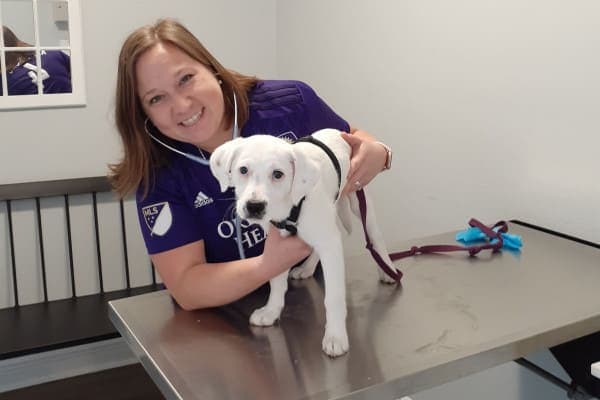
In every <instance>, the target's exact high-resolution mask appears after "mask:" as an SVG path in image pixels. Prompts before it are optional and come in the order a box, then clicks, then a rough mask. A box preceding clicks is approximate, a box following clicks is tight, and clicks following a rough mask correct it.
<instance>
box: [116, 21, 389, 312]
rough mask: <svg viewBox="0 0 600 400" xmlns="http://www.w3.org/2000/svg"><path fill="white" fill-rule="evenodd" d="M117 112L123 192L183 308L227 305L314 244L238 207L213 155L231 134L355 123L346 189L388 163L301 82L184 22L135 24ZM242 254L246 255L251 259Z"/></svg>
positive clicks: (384, 152)
mask: <svg viewBox="0 0 600 400" xmlns="http://www.w3.org/2000/svg"><path fill="white" fill-rule="evenodd" d="M116 122H117V127H118V130H119V133H120V136H121V139H122V142H123V146H124V157H123V159H122V161H121V162H119V163H117V164H115V165H112V166H111V171H112V173H111V180H112V184H113V187H114V188H115V190H116V192H117V193H118V194H119V195H120V196H124V195H126V194H127V193H129V192H131V191H133V190H137V207H138V213H139V219H140V224H141V229H142V233H143V236H144V239H145V241H146V246H147V248H148V252H149V253H150V255H151V259H152V262H153V263H154V265H155V267H156V269H157V270H158V273H159V274H160V276H161V277H162V279H163V282H164V283H165V285H166V287H167V288H168V290H169V291H170V293H171V295H172V296H173V297H174V298H175V300H176V301H177V302H178V303H179V305H180V306H181V307H182V308H184V309H188V310H190V309H196V308H203V307H212V306H218V305H223V304H227V303H229V302H231V301H234V300H236V299H238V298H240V297H242V296H244V295H246V294H248V293H249V292H251V291H253V290H254V289H256V288H258V287H259V286H261V285H262V284H264V283H265V282H267V281H268V280H269V279H271V278H273V277H275V276H277V275H279V274H280V273H281V272H283V271H285V270H287V269H289V268H290V267H292V266H294V265H295V264H297V263H298V262H299V261H301V260H302V259H304V258H305V257H307V256H308V255H309V254H310V251H311V249H310V248H309V247H308V246H307V245H306V244H305V243H304V242H302V240H300V239H299V238H297V237H286V238H283V237H281V236H280V235H279V232H278V230H277V229H275V228H271V230H270V231H269V232H268V234H265V232H263V231H262V230H261V229H260V228H259V227H258V226H256V225H248V224H247V223H246V222H245V221H239V220H238V219H237V217H236V216H235V215H234V212H233V210H234V200H235V195H234V193H233V192H232V190H229V191H227V192H225V193H221V192H220V190H219V184H218V182H217V180H216V179H215V178H214V177H213V176H212V175H211V173H210V169H209V167H208V165H207V164H208V161H207V160H208V158H209V157H210V154H211V153H212V152H213V151H214V150H215V148H217V147H218V146H219V145H221V144H223V143H225V142H226V141H228V140H230V139H231V138H232V137H235V136H236V135H238V132H239V134H241V136H250V135H254V134H258V133H265V134H270V135H273V136H281V137H286V138H289V139H295V138H299V137H301V136H306V135H309V134H310V133H312V132H314V131H316V130H318V129H322V128H336V129H339V130H342V131H345V132H348V131H352V133H353V134H352V135H344V136H347V137H346V140H347V141H348V143H350V145H351V146H352V149H353V156H352V167H351V171H350V174H349V177H348V178H349V182H353V185H350V186H348V187H346V188H345V189H344V192H345V193H347V192H349V191H351V190H356V189H357V188H359V187H360V186H361V185H366V184H367V183H369V181H370V180H371V179H372V178H373V177H374V176H375V175H376V174H377V173H379V172H380V171H382V170H383V169H385V167H386V166H388V167H389V161H390V160H391V154H390V153H389V149H388V148H387V146H385V145H382V144H380V143H378V142H375V140H374V139H373V138H372V137H371V136H370V135H368V134H367V133H366V132H363V131H360V130H356V129H351V128H350V126H349V125H348V123H347V122H346V121H344V120H343V119H342V118H340V117H339V116H338V115H337V114H335V113H334V112H333V111H332V110H331V109H330V108H329V107H328V106H327V105H326V104H325V103H324V102H323V101H322V100H321V99H320V98H319V97H318V96H317V95H316V94H315V92H314V91H313V90H312V89H311V88H310V87H308V86H307V85H306V84H304V83H301V82H296V81H267V80H264V81H263V80H259V79H257V78H255V77H251V76H245V75H242V74H239V73H237V72H234V71H231V70H228V69H226V68H224V67H223V66H222V65H221V64H220V63H219V62H218V61H217V60H216V59H215V58H214V57H213V56H212V55H211V54H210V53H209V52H208V51H207V50H206V49H205V48H204V47H203V46H202V44H201V43H200V42H199V41H198V40H197V39H196V38H195V37H194V35H193V34H191V33H190V32H189V31H188V30H187V29H186V28H185V27H183V26H182V25H181V24H179V23H178V22H176V21H174V20H170V19H165V20H159V21H158V22H157V23H155V24H154V25H150V26H144V27H141V28H139V29H138V30H136V31H134V32H133V33H132V34H131V35H130V36H129V37H128V38H127V39H126V40H125V42H124V44H123V47H122V49H121V53H120V56H119V68H118V81H117V93H116ZM244 257H245V258H244Z"/></svg>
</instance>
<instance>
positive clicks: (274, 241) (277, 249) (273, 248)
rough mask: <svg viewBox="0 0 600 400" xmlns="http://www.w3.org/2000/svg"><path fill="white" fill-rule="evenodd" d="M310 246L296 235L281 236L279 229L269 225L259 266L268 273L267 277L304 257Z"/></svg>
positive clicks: (307, 254)
mask: <svg viewBox="0 0 600 400" xmlns="http://www.w3.org/2000/svg"><path fill="white" fill-rule="evenodd" d="M311 252H312V248H311V247H310V246H309V245H307V244H306V243H305V242H304V241H303V240H302V239H300V238H299V237H298V236H287V237H283V236H281V233H280V232H279V229H278V228H276V227H275V226H273V225H271V226H270V228H269V232H268V234H267V239H266V240H265V247H264V250H263V253H262V255H261V256H260V257H262V260H261V267H262V268H264V270H265V273H267V274H268V275H269V279H271V278H273V277H275V276H277V275H279V274H280V273H282V272H283V271H285V270H287V269H290V268H292V267H293V266H294V265H296V264H297V263H299V262H300V261H302V260H303V259H305V258H306V257H308V256H309V255H310V253H311Z"/></svg>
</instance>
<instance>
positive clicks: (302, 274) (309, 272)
mask: <svg viewBox="0 0 600 400" xmlns="http://www.w3.org/2000/svg"><path fill="white" fill-rule="evenodd" d="M314 273H315V269H314V268H309V267H307V266H305V265H301V266H299V267H296V268H294V269H293V270H291V271H290V277H291V278H292V279H306V278H310V277H311V276H313V274H314Z"/></svg>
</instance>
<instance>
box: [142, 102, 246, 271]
mask: <svg viewBox="0 0 600 400" xmlns="http://www.w3.org/2000/svg"><path fill="white" fill-rule="evenodd" d="M148 121H149V118H146V120H145V121H144V130H145V131H146V133H147V134H148V135H150V137H151V138H152V139H153V140H154V141H155V142H157V143H159V144H160V145H161V146H163V147H166V148H167V149H169V150H171V151H173V152H175V153H177V154H179V155H182V156H184V157H185V158H187V159H190V160H192V161H194V162H197V163H198V164H201V165H204V166H205V167H208V166H210V161H209V160H207V159H206V157H205V156H204V152H203V151H202V150H200V149H199V150H200V155H201V156H202V157H198V156H195V155H193V154H189V153H186V152H185V151H181V150H179V149H176V148H175V147H173V146H170V145H168V144H166V143H165V142H163V141H162V140H160V139H159V138H157V137H156V136H154V135H153V134H152V133H151V132H150V129H148ZM239 136H240V131H239V127H238V107H237V98H236V97H235V92H233V128H232V130H231V139H232V140H233V139H235V138H237V137H239ZM234 222H235V235H236V238H237V247H238V253H239V255H240V258H242V259H244V258H246V253H245V252H244V246H243V245H242V223H241V221H240V217H239V215H237V213H236V216H235V221H234Z"/></svg>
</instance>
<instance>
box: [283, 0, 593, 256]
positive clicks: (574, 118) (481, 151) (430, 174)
mask: <svg viewBox="0 0 600 400" xmlns="http://www.w3.org/2000/svg"><path fill="white" fill-rule="evenodd" d="M598 20H600V3H598V2H597V1H595V0H581V1H574V2H564V1H559V0H529V1H522V0H506V1H501V2H500V1H490V0H459V1H452V2H448V1H444V0H403V1H391V0H389V1H386V0H373V1H369V2H365V1H356V0H329V1H325V2H322V1H318V0H307V1H291V0H287V1H286V0H283V1H279V2H278V3H277V24H278V31H277V34H278V36H277V44H278V47H277V51H278V53H277V54H278V58H277V60H278V72H279V75H280V76H282V77H293V78H297V79H303V80H306V81H308V82H309V83H311V84H312V85H313V86H314V87H315V88H316V89H317V91H318V92H319V93H320V94H321V96H322V97H323V98H325V99H326V100H327V101H328V102H329V103H330V104H331V105H332V106H333V107H334V108H335V109H336V110H337V111H338V112H339V113H340V114H341V115H342V116H344V117H345V118H346V119H348V120H349V121H350V122H351V123H352V124H354V125H356V126H358V127H361V128H364V129H366V130H368V131H370V132H371V133H372V134H374V135H375V136H377V137H378V138H380V139H381V140H382V141H385V142H386V143H389V144H390V145H391V146H392V147H393V148H394V150H395V160H394V169H393V171H391V172H388V173H385V174H382V175H380V177H379V178H378V179H377V180H376V181H375V182H374V183H373V185H372V189H373V191H372V193H374V197H375V198H376V201H377V203H378V204H377V206H378V209H379V210H380V212H379V214H385V215H386V218H385V219H383V218H380V219H382V221H380V224H381V225H383V229H384V233H385V236H386V237H394V238H405V239H408V238H414V237H418V236H421V235H425V234H433V233H437V232H442V231H447V230H454V229H458V228H460V227H462V226H465V225H466V223H467V221H468V219H469V218H470V217H477V218H480V219H482V220H483V221H485V222H490V223H492V222H495V221H496V220H498V219H503V218H507V219H511V218H518V219H522V220H525V221H529V222H531V223H535V224H538V225H542V226H545V227H549V228H551V229H555V230H559V231H563V232H565V233H569V234H572V235H576V236H580V237H583V238H585V239H587V240H591V241H595V242H600V179H598V173H599V171H600V161H599V158H598V156H597V152H598V149H599V148H600V134H599V132H600V118H599V117H598V116H599V115H600V113H599V112H598V110H600V95H599V93H600V74H599V73H598V71H599V70H600V51H598V43H599V42H600V25H598ZM525 245H526V244H525Z"/></svg>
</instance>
